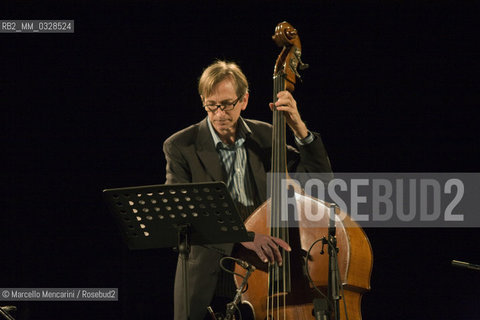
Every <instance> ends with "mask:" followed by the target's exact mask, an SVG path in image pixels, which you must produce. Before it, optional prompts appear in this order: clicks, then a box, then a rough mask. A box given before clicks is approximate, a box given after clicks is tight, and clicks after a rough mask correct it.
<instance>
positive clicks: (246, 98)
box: [242, 92, 250, 110]
mask: <svg viewBox="0 0 480 320" xmlns="http://www.w3.org/2000/svg"><path fill="white" fill-rule="evenodd" d="M249 96H250V95H249V93H248V92H247V93H245V94H244V96H243V98H242V100H243V101H242V110H245V109H247V104H248V97H249Z"/></svg>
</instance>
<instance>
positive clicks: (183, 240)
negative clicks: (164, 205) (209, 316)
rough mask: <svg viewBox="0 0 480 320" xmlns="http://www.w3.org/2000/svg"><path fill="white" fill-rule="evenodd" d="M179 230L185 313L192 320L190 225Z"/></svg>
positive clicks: (181, 226) (185, 225) (178, 228)
mask: <svg viewBox="0 0 480 320" xmlns="http://www.w3.org/2000/svg"><path fill="white" fill-rule="evenodd" d="M177 230H178V253H179V255H180V259H181V260H182V277H183V299H184V302H185V312H186V314H187V319H190V303H189V301H188V294H189V292H188V269H187V265H188V257H189V255H190V242H189V236H188V232H189V225H188V224H184V225H180V226H177Z"/></svg>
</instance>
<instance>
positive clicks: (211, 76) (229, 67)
mask: <svg viewBox="0 0 480 320" xmlns="http://www.w3.org/2000/svg"><path fill="white" fill-rule="evenodd" d="M228 78H230V79H231V80H232V81H233V84H234V85H235V88H236V93H237V97H238V98H240V97H241V96H243V95H245V93H247V92H248V81H247V77H245V75H244V74H243V72H242V70H241V69H240V67H239V66H238V65H237V64H236V63H235V62H228V61H222V60H217V61H215V62H214V63H212V64H211V65H209V66H208V67H207V68H206V69H205V70H204V71H203V73H202V75H201V77H200V79H199V80H198V93H199V94H200V95H201V96H203V97H204V98H205V97H208V96H209V95H211V94H212V93H213V89H214V88H215V86H216V85H217V84H219V83H220V82H222V81H223V80H225V79H228Z"/></svg>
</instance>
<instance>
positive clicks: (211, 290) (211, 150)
mask: <svg viewBox="0 0 480 320" xmlns="http://www.w3.org/2000/svg"><path fill="white" fill-rule="evenodd" d="M198 92H199V94H200V98H201V101H202V106H203V108H204V109H205V111H206V113H207V117H206V118H205V119H203V120H202V121H200V122H199V123H196V124H194V125H191V126H190V127H188V128H185V129H183V130H181V131H179V132H177V133H175V134H173V135H172V136H171V137H169V138H168V139H167V140H166V141H165V143H164V145H163V151H164V153H165V157H166V161H167V166H166V183H167V184H172V183H191V182H208V181H223V182H225V184H226V185H227V188H228V190H229V191H230V193H231V195H232V197H233V199H234V201H235V204H236V206H237V208H238V209H239V211H240V214H241V216H242V218H243V219H246V218H247V217H248V216H249V215H250V214H251V213H252V212H253V211H254V210H255V208H257V207H258V206H259V205H260V204H261V203H263V202H264V201H265V200H266V198H267V194H266V190H267V184H266V183H267V182H266V175H267V172H269V171H270V166H271V163H270V158H271V151H272V126H271V125H270V124H268V123H265V122H261V121H257V120H249V119H244V118H242V117H241V112H242V111H243V110H245V109H246V108H247V105H248V98H249V92H248V82H247V79H246V77H245V75H244V74H243V72H242V71H241V69H240V67H239V66H238V65H237V64H235V63H232V62H226V61H216V62H214V63H213V64H211V65H210V66H209V67H207V68H206V69H205V70H204V72H203V74H202V75H201V77H200V80H199V83H198ZM277 98H278V100H277V101H276V102H275V104H273V103H270V105H269V106H270V109H272V110H273V108H277V110H280V111H284V113H285V116H286V121H287V124H288V126H289V127H290V129H291V130H292V131H293V134H294V136H295V141H296V148H293V147H290V146H288V147H287V166H288V169H289V171H290V172H323V173H330V172H331V167H330V162H329V160H328V157H327V153H326V151H325V148H324V146H323V143H322V140H321V138H320V135H319V134H317V133H314V132H311V131H309V130H308V129H307V127H306V125H305V123H304V122H303V121H302V119H301V117H300V114H299V112H298V109H297V104H296V101H295V100H294V99H293V96H292V95H291V94H290V93H289V92H288V91H281V92H279V93H278V95H277ZM241 245H243V246H244V247H246V248H247V249H250V250H253V251H255V252H256V254H257V255H258V257H259V258H260V259H261V260H263V261H264V262H267V261H270V262H272V263H273V262H276V263H279V264H281V263H282V258H281V253H280V250H281V249H280V248H279V247H281V248H283V249H285V250H290V247H289V245H288V244H287V243H286V242H284V241H283V240H281V239H278V238H275V237H271V236H268V235H263V234H258V233H256V234H255V238H254V241H252V242H244V243H241ZM232 249H233V244H226V245H221V246H219V245H217V246H215V247H214V248H212V247H208V246H192V248H191V253H190V257H189V260H188V277H189V279H188V280H189V282H188V283H189V297H188V299H189V303H190V319H192V320H197V319H199V320H201V319H204V318H207V319H208V316H207V306H209V305H213V306H214V309H215V308H217V309H216V311H220V312H223V311H224V310H225V304H226V303H227V302H229V301H231V300H232V299H233V296H234V294H235V286H234V283H233V277H232V275H231V274H228V273H226V272H224V271H222V270H221V268H220V267H219V261H220V259H221V258H222V256H223V255H229V254H230V253H231V251H232ZM179 259H180V258H179ZM183 288H184V286H183V280H182V263H181V261H179V262H178V264H177V271H176V276H175V290H174V291H175V292H174V300H175V319H176V320H184V319H187V315H186V314H185V312H186V311H185V309H186V308H185V306H184V297H183Z"/></svg>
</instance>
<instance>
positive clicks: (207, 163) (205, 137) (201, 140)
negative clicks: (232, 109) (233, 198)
mask: <svg viewBox="0 0 480 320" xmlns="http://www.w3.org/2000/svg"><path fill="white" fill-rule="evenodd" d="M196 150H197V155H198V157H199V159H200V161H201V162H202V164H203V167H204V168H205V172H206V173H207V174H208V175H210V177H211V178H212V180H213V181H223V182H226V177H225V174H224V172H223V169H222V167H221V165H220V159H219V156H218V152H217V150H216V149H215V146H214V144H213V139H212V135H211V134H210V130H209V129H208V124H207V119H206V118H205V119H204V120H203V121H202V122H200V127H199V129H198V136H197V141H196Z"/></svg>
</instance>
